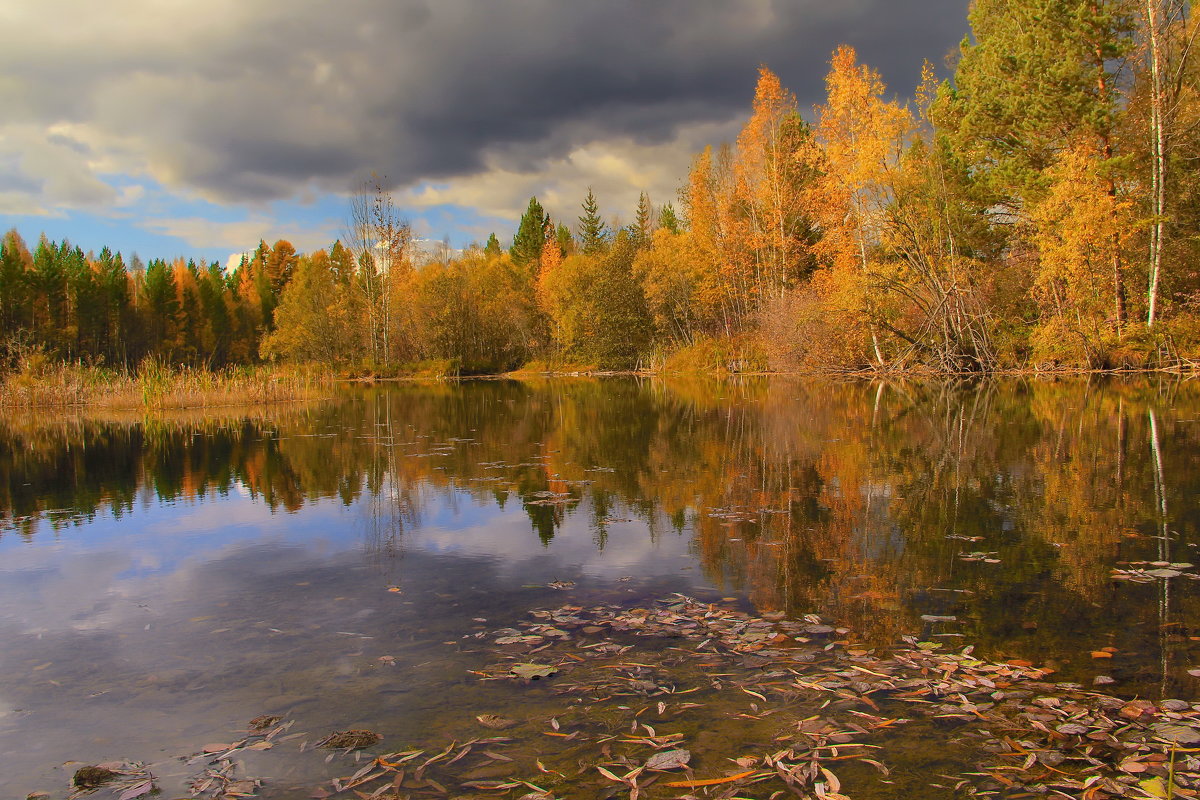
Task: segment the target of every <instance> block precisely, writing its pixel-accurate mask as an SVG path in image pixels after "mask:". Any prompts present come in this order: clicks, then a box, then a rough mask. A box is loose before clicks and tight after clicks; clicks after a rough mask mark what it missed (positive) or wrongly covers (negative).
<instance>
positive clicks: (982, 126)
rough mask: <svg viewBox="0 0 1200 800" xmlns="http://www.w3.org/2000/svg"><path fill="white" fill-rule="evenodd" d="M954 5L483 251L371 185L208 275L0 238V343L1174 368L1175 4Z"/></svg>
mask: <svg viewBox="0 0 1200 800" xmlns="http://www.w3.org/2000/svg"><path fill="white" fill-rule="evenodd" d="M968 17H969V22H970V26H971V35H970V36H969V37H968V38H967V39H965V40H964V42H963V43H962V45H961V47H960V48H959V50H958V52H957V53H955V54H954V55H953V56H952V58H950V59H948V61H947V64H946V65H945V66H944V67H935V66H934V65H933V64H932V63H930V62H927V63H926V66H925V68H924V70H923V71H922V74H921V75H920V76H918V77H919V83H918V85H917V88H916V91H915V92H914V93H913V98H912V100H911V102H903V101H900V100H897V99H894V95H893V94H892V90H891V89H889V87H887V86H885V85H884V84H883V82H882V79H881V77H880V75H879V74H878V72H876V71H875V70H873V69H872V68H871V67H870V66H868V65H864V64H861V63H860V62H859V60H858V57H857V54H856V53H855V51H854V50H853V49H851V48H849V47H845V46H842V47H839V48H837V49H836V50H835V51H834V52H833V55H832V57H831V59H830V68H829V72H828V75H827V76H826V81H825V85H826V96H825V99H824V102H823V103H821V104H819V105H818V106H817V107H815V108H814V109H812V111H811V114H807V113H801V111H802V110H801V109H800V108H799V107H798V104H797V101H796V99H795V97H794V96H793V95H792V94H791V93H790V92H789V91H788V90H787V89H786V88H785V87H784V86H783V85H782V84H781V82H780V80H779V78H778V77H777V76H776V75H775V74H774V73H772V72H771V70H770V69H769V68H768V67H767V66H763V67H761V68H760V72H759V78H758V84H757V88H756V90H755V95H754V98H753V106H752V111H751V113H750V115H749V117H748V119H747V120H746V121H745V124H744V126H743V128H742V130H741V133H740V134H739V135H738V137H737V139H736V141H734V142H730V143H726V144H722V145H720V146H719V147H711V148H706V149H705V150H704V151H702V152H700V153H698V154H696V155H695V156H694V158H693V160H692V166H691V169H690V171H689V173H688V174H687V175H686V176H681V187H680V189H679V193H678V197H675V198H670V199H665V200H667V201H666V202H663V203H662V204H661V205H655V203H654V201H655V200H658V198H650V197H648V196H646V194H645V193H643V194H642V196H641V199H640V202H639V203H638V206H637V207H636V208H635V209H630V210H628V212H627V213H628V216H627V217H626V220H627V221H626V222H622V221H621V217H620V215H613V216H610V215H609V214H610V213H611V210H610V209H605V208H604V207H603V198H597V197H595V196H594V195H593V194H592V193H591V192H590V191H589V193H588V195H587V197H586V198H583V199H582V203H581V209H580V214H579V217H578V219H572V220H560V219H552V218H551V217H550V216H549V215H548V214H546V213H545V211H544V209H543V208H542V206H541V204H540V203H539V202H538V200H537V198H531V199H530V202H529V206H528V208H527V209H526V211H525V214H524V215H523V216H522V218H521V220H520V224H519V226H518V229H517V231H516V232H515V235H513V237H512V240H511V245H510V246H504V245H502V244H501V240H500V237H498V236H497V235H496V234H493V235H492V236H491V237H490V238H489V240H488V241H487V243H486V244H483V245H476V246H472V247H470V248H467V249H466V250H464V251H461V252H453V251H450V250H449V249H447V248H443V249H442V250H440V251H437V252H435V253H433V254H426V255H424V256H421V255H420V254H419V253H418V251H417V250H416V248H415V247H414V240H413V235H412V230H411V228H410V227H409V225H408V224H407V223H406V222H405V220H404V219H403V218H402V217H401V216H400V214H399V212H398V211H397V209H396V207H395V206H394V205H393V201H392V198H391V196H390V194H389V193H388V191H387V188H386V186H385V185H384V183H383V181H377V182H375V183H374V184H367V185H364V187H363V188H362V189H361V191H359V192H358V193H357V194H355V195H354V196H353V197H352V198H351V199H350V203H349V207H348V209H347V212H346V219H345V222H344V225H343V226H342V227H343V229H344V234H343V236H342V237H341V238H339V240H338V241H336V242H334V243H333V244H332V245H331V246H330V247H328V248H326V249H322V250H318V251H315V252H311V253H298V252H296V250H295V248H294V247H293V246H292V245H291V244H290V243H289V242H287V241H284V240H281V241H277V242H275V243H274V244H270V245H269V244H267V243H266V242H263V243H261V244H260V246H259V248H258V250H257V251H256V252H254V253H253V255H251V256H248V257H246V258H244V259H243V260H242V263H241V264H240V265H239V266H237V267H236V268H235V269H232V270H229V271H226V270H224V269H222V267H221V266H220V265H219V264H215V263H214V264H211V265H208V264H203V263H200V264H197V263H196V262H195V261H190V260H184V259H176V260H174V261H172V262H167V261H164V260H162V259H153V260H150V261H149V262H148V263H146V264H142V263H141V262H140V260H138V259H136V258H131V259H130V261H129V262H126V261H125V259H124V258H123V257H122V255H121V254H119V253H113V252H111V251H110V250H109V249H107V248H105V249H103V250H101V252H100V253H99V254H96V253H90V252H89V253H84V252H83V251H82V250H81V249H80V248H78V247H76V246H74V245H72V244H70V243H69V242H67V241H63V242H53V241H49V240H47V239H46V238H45V237H42V238H41V240H40V241H38V242H36V244H33V245H28V244H27V243H26V242H25V241H24V240H23V239H22V238H21V236H20V234H19V233H18V232H17V231H16V230H13V231H10V232H9V233H8V234H7V235H6V236H5V237H4V239H3V244H2V248H0V358H2V361H3V364H4V367H5V369H6V370H8V371H12V370H20V369H23V368H25V367H26V366H27V365H28V363H29V362H30V361H31V360H41V361H43V362H44V361H47V360H49V361H55V362H61V361H65V362H74V363H77V364H86V365H96V366H103V367H112V368H120V369H134V368H136V367H137V366H138V365H139V364H144V363H145V362H146V361H147V359H150V360H153V361H156V362H158V363H167V364H178V365H189V366H194V367H207V368H221V367H226V366H232V365H242V364H254V363H259V362H263V361H272V362H273V361H278V362H286V363H316V364H321V365H325V366H328V367H331V368H334V369H336V370H337V371H339V372H340V373H342V374H350V375H365V374H371V375H395V374H402V373H404V372H406V371H408V372H411V371H413V370H414V369H419V368H420V367H421V365H434V367H435V368H436V369H437V370H438V371H440V372H443V373H453V374H479V373H498V372H507V371H511V370H516V369H520V368H523V367H524V368H529V367H534V368H536V367H538V366H539V365H540V366H541V367H542V368H556V367H557V368H566V367H570V368H599V369H651V370H654V369H666V370H671V369H680V370H686V369H698V370H709V369H731V370H742V371H758V370H781V371H858V370H880V371H883V370H929V371H933V372H942V373H987V372H997V371H1003V370H1019V369H1053V368H1069V369H1076V368H1078V369H1119V368H1132V369H1161V368H1170V369H1176V368H1191V367H1193V366H1194V365H1195V364H1196V363H1197V362H1200V269H1198V268H1197V259H1198V256H1200V172H1198V171H1197V167H1196V163H1197V160H1198V159H1200V92H1198V91H1197V90H1198V88H1200V64H1197V63H1196V58H1195V55H1194V52H1193V51H1194V49H1195V48H1194V46H1195V44H1196V38H1197V35H1198V33H1200V27H1198V26H1197V25H1196V23H1195V22H1194V20H1193V19H1192V16H1191V13H1190V5H1189V4H1188V3H1185V2H1179V0H1136V2H1135V1H1134V0H1013V1H1007V2H1006V1H1005V0H975V2H973V3H972V5H971V8H970V11H969V15H968ZM934 55H936V54H934ZM506 244H507V242H506Z"/></svg>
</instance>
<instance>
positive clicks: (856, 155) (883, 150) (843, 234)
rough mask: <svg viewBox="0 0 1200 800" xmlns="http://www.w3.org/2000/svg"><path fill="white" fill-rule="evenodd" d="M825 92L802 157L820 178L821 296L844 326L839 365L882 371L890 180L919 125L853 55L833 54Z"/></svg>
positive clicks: (811, 199) (814, 197)
mask: <svg viewBox="0 0 1200 800" xmlns="http://www.w3.org/2000/svg"><path fill="white" fill-rule="evenodd" d="M825 86H826V101H825V104H824V105H822V106H820V107H819V108H817V109H816V116H817V125H816V128H815V131H814V136H813V137H811V138H810V139H808V140H807V141H806V143H805V144H804V146H803V147H802V148H801V151H800V157H801V158H802V159H803V160H804V161H805V162H806V163H807V164H809V165H810V167H811V169H812V170H813V173H814V178H813V180H812V181H811V182H810V183H809V184H808V185H807V186H806V187H805V190H804V193H803V197H804V203H805V206H806V208H807V209H808V210H809V213H811V214H812V216H813V218H814V220H815V222H816V224H817V225H818V226H819V228H820V231H821V238H820V240H819V241H817V242H816V243H815V244H814V245H813V252H814V254H815V255H816V257H817V259H818V262H819V263H820V265H821V267H822V268H821V269H820V270H819V272H818V274H817V275H815V276H814V289H815V291H816V292H817V294H818V296H819V297H821V298H822V302H823V304H824V306H825V308H826V309H827V311H828V312H829V314H832V315H834V317H835V318H836V320H837V321H838V322H837V323H836V327H837V328H838V329H839V330H840V331H841V336H842V340H841V341H840V342H839V343H838V348H839V352H841V354H842V355H840V356H838V358H839V360H842V361H843V362H844V361H845V360H846V359H849V362H850V363H847V364H846V365H847V366H850V365H855V366H864V365H866V364H869V363H874V364H875V365H882V364H884V363H885V361H886V358H887V356H886V355H885V352H884V345H883V343H882V341H881V338H880V333H881V330H883V329H886V328H888V327H889V325H890V323H889V309H887V308H885V307H884V306H882V305H881V304H880V303H879V302H878V300H877V297H876V296H875V295H874V294H873V292H872V288H871V282H872V273H873V271H874V265H875V263H876V261H875V253H876V250H877V248H878V246H879V245H880V243H881V242H882V239H883V232H884V225H885V222H886V212H887V206H888V203H889V202H890V200H891V197H892V194H891V175H892V173H893V172H894V171H895V169H896V168H897V165H898V162H899V159H900V155H901V153H902V152H903V147H904V143H905V141H906V139H907V137H908V135H909V133H910V132H911V130H912V127H913V122H912V117H911V115H910V113H909V111H908V110H907V109H906V108H904V107H903V106H901V105H898V104H897V103H894V102H889V101H887V100H885V99H884V93H885V92H886V88H885V86H884V84H883V81H882V79H881V78H880V76H879V73H878V72H876V71H875V70H873V69H871V68H870V67H867V66H865V65H860V64H859V63H858V57H857V54H856V53H855V51H854V49H853V48H851V47H846V46H843V47H839V48H838V49H837V50H836V51H835V52H834V54H833V58H832V60H831V61H830V71H829V74H828V76H827V77H826V79H825ZM855 361H857V362H858V363H857V364H854V363H853V362H855Z"/></svg>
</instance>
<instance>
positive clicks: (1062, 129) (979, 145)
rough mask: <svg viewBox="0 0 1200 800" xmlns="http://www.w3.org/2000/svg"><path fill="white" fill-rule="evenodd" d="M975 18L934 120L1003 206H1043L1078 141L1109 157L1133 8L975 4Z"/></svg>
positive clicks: (1076, 1)
mask: <svg viewBox="0 0 1200 800" xmlns="http://www.w3.org/2000/svg"><path fill="white" fill-rule="evenodd" d="M968 19H969V21H970V23H971V33H972V36H971V39H970V40H964V41H963V43H962V45H961V53H962V54H961V58H960V60H959V62H958V66H957V68H956V70H955V73H954V85H953V88H948V89H947V90H945V91H944V92H943V96H942V99H941V102H940V104H939V106H940V107H939V108H938V109H937V112H936V114H935V121H936V122H937V123H938V124H939V125H940V126H941V127H942V128H943V129H944V130H945V131H946V132H947V133H948V134H949V135H950V136H951V138H952V140H953V142H954V144H955V145H956V148H957V149H958V151H959V152H961V153H963V155H964V156H965V160H966V161H967V163H969V164H971V165H972V166H973V168H974V169H975V171H976V173H977V175H979V176H980V177H982V178H983V179H984V180H985V181H986V182H987V184H988V186H989V188H991V189H992V190H993V192H994V193H995V199H997V200H999V201H1006V202H1009V203H1012V204H1013V205H1014V207H1020V206H1023V205H1025V204H1027V203H1029V202H1031V201H1033V200H1035V199H1036V196H1037V195H1038V194H1040V193H1041V191H1043V190H1044V189H1045V187H1046V186H1047V185H1048V178H1047V177H1046V173H1045V171H1046V170H1047V169H1048V168H1049V167H1050V166H1051V165H1052V164H1053V163H1054V161H1055V158H1056V157H1057V155H1058V154H1059V153H1061V152H1063V151H1064V150H1065V149H1066V148H1067V147H1068V146H1069V144H1070V141H1071V140H1072V139H1073V138H1076V137H1079V136H1091V137H1093V140H1094V141H1095V143H1096V145H1097V147H1099V148H1101V149H1108V150H1109V153H1108V156H1111V140H1112V136H1113V127H1114V124H1115V118H1116V113H1117V103H1118V97H1117V94H1116V92H1115V91H1114V89H1115V78H1116V75H1115V72H1116V71H1117V70H1118V69H1120V63H1119V59H1120V58H1121V57H1122V56H1123V55H1125V54H1126V53H1128V52H1129V49H1130V47H1131V44H1132V40H1131V34H1132V32H1133V29H1134V20H1133V17H1132V15H1131V14H1130V13H1129V11H1128V2H1127V0H975V2H974V3H972V5H971V10H970V12H969V14H968Z"/></svg>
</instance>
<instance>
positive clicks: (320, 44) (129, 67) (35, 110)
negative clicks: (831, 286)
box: [0, 0, 967, 200]
mask: <svg viewBox="0 0 1200 800" xmlns="http://www.w3.org/2000/svg"><path fill="white" fill-rule="evenodd" d="M30 5H31V6H36V7H37V8H38V10H33V11H28V12H25V13H24V16H22V15H21V14H20V13H18V14H17V19H15V20H13V19H8V20H7V22H8V23H9V29H10V30H11V29H12V28H11V25H13V24H16V25H19V26H20V25H24V26H33V27H34V28H38V26H41V27H42V28H43V29H44V31H45V36H38V35H37V34H38V32H39V31H38V30H34V31H33V32H32V33H33V34H34V36H32V37H28V38H27V39H26V40H25V44H23V45H19V46H17V47H15V48H14V47H9V46H6V48H5V49H4V50H3V51H2V52H0V74H6V75H7V76H9V79H8V82H7V83H6V82H4V81H0V101H3V102H4V107H5V108H6V114H7V115H8V116H9V119H10V121H18V122H22V123H33V124H39V125H46V126H49V125H51V124H54V123H77V124H80V125H83V126H86V127H87V128H88V129H89V130H90V131H91V132H92V134H93V139H94V140H95V141H93V142H92V145H93V146H99V145H98V142H104V141H109V142H111V143H121V146H123V147H125V148H127V150H128V153H127V156H128V157H132V156H131V155H129V154H136V155H137V156H138V157H139V158H144V159H145V160H146V162H147V164H146V166H147V167H148V168H149V169H150V170H151V171H153V172H156V173H157V174H159V175H162V176H166V179H167V180H168V181H172V182H175V183H177V184H181V185H183V186H187V187H193V188H197V189H200V190H202V191H204V192H206V193H208V194H210V195H211V196H215V197H218V198H222V199H231V200H249V199H270V198H275V197H284V196H289V195H292V194H294V193H295V191H296V189H297V186H298V185H299V184H306V183H308V184H315V185H316V186H318V187H320V188H324V189H329V190H334V191H341V190H345V189H347V188H348V187H349V185H350V184H351V183H352V182H353V180H354V179H355V178H356V177H361V176H363V175H365V174H366V173H368V172H371V171H377V172H379V173H382V174H385V175H387V177H388V179H389V181H390V182H392V183H393V184H395V185H407V184H411V183H413V182H415V181H419V180H421V179H439V178H449V177H454V176H461V175H466V174H471V173H473V172H476V171H479V170H481V169H483V168H484V167H485V164H487V163H488V161H487V160H488V159H489V158H490V159H493V161H494V158H495V157H496V156H497V154H500V155H501V157H502V158H505V159H508V160H509V161H508V162H507V163H506V166H509V167H510V168H512V169H531V168H536V166H537V163H538V162H539V160H540V159H543V158H554V157H559V156H562V155H563V154H564V153H566V152H569V151H570V149H571V148H572V147H575V146H579V145H581V144H586V143H587V142H589V141H603V140H605V139H608V138H611V137H617V136H624V137H630V138H631V139H633V140H634V141H636V142H639V143H651V144H652V143H657V142H662V141H668V140H670V139H672V138H673V137H674V136H675V135H676V134H677V133H678V132H679V130H680V128H681V126H686V125H689V124H694V123H703V122H721V121H726V120H729V119H731V118H734V117H735V116H738V115H744V114H745V113H746V110H747V109H748V106H749V102H750V99H751V93H752V91H753V86H754V81H755V77H756V68H757V66H758V64H759V63H765V64H767V65H768V66H769V67H771V68H772V69H773V70H774V71H775V72H777V73H778V74H779V75H780V78H781V79H782V81H783V83H784V85H786V86H787V87H789V88H790V89H792V91H794V92H795V93H796V94H797V96H798V97H799V100H800V104H801V108H802V109H807V108H808V107H810V106H811V105H812V104H814V103H816V102H818V101H819V100H820V98H821V95H822V86H823V78H824V74H825V72H826V69H827V66H826V65H827V62H828V58H829V54H830V51H831V50H832V49H833V48H834V47H835V46H836V45H837V44H839V43H848V44H852V45H854V46H856V47H857V48H858V49H859V52H860V57H861V58H862V59H863V60H864V61H866V62H867V63H870V64H871V65H872V66H875V67H876V68H878V69H880V70H881V71H882V72H883V74H884V77H885V79H886V80H888V81H889V83H890V84H891V85H892V86H893V90H894V91H896V92H898V93H900V94H907V93H908V92H909V91H910V90H911V88H912V86H913V84H914V83H915V82H916V79H917V76H918V73H919V68H920V64H921V62H922V60H923V59H926V58H928V59H929V60H931V61H933V62H934V63H935V64H938V65H940V64H941V63H942V61H943V59H944V57H945V56H946V54H947V53H948V52H949V51H950V50H951V48H952V47H953V46H954V45H955V44H956V43H957V41H958V40H959V39H960V38H961V37H962V35H963V33H964V31H965V30H966V22H965V16H966V5H967V2H966V0H844V1H843V2H831V0H791V2H782V1H780V2H769V0H761V1H758V2H755V1H752V0H748V1H747V2H701V1H697V0H656V2H645V0H610V1H609V2H596V1H595V0H590V1H589V2H582V1H581V2H564V0H492V1H491V2H485V1H484V0H474V1H468V0H437V2H421V0H404V1H402V2H398V1H397V0H356V1H353V2H339V3H331V2H324V1H323V0H322V1H320V2H318V1H316V0H310V1H309V2H296V1H294V0H264V1H263V2H257V3H234V2H228V0H225V1H224V2H221V1H218V0H213V2H208V3H192V4H188V6H187V7H186V8H180V7H178V6H176V7H174V8H170V7H169V6H170V4H161V3H152V2H150V0H126V2H117V3H112V4H94V3H91V2H90V0H77V1H76V2H64V1H63V0H58V1H57V2H50V0H47V2H46V3H44V4H41V5H39V4H30ZM2 18H3V14H2V13H0V19H2ZM64 19H69V20H73V22H72V31H73V32H72V33H70V34H63V33H62V32H61V30H57V29H56V26H58V25H59V23H61V21H62V20H64ZM16 39H19V37H16ZM9 41H10V42H13V41H14V37H9ZM14 113H15V115H16V117H15V118H14V117H13V114H14ZM112 146H113V147H116V146H117V144H112Z"/></svg>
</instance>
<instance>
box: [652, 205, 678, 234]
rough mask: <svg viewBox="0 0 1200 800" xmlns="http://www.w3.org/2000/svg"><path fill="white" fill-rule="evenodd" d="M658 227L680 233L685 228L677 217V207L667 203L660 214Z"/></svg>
mask: <svg viewBox="0 0 1200 800" xmlns="http://www.w3.org/2000/svg"><path fill="white" fill-rule="evenodd" d="M658 227H660V228H663V229H665V230H668V231H670V232H671V233H679V231H680V230H681V229H682V227H683V226H682V225H681V224H680V223H679V217H677V216H675V206H673V205H671V204H670V203H667V204H666V205H665V206H663V207H662V209H661V210H660V211H659V212H658Z"/></svg>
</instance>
